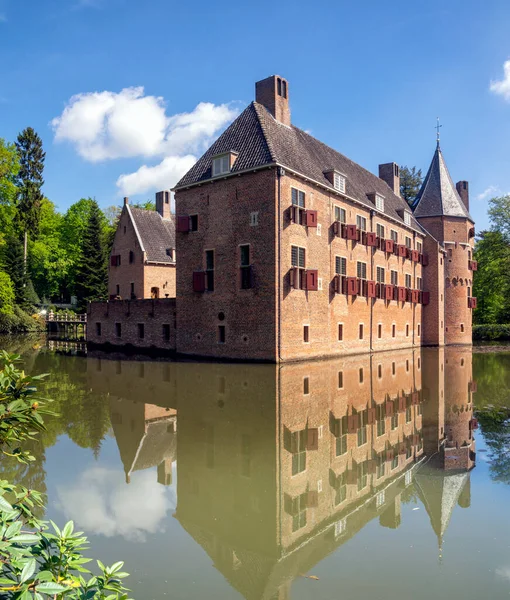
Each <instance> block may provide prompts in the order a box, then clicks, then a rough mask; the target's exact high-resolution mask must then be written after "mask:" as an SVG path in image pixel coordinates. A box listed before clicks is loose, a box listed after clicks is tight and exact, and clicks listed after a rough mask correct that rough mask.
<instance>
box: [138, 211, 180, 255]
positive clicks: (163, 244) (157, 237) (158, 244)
mask: <svg viewBox="0 0 510 600" xmlns="http://www.w3.org/2000/svg"><path fill="white" fill-rule="evenodd" d="M128 210H129V212H130V214H131V218H132V220H133V223H134V224H135V226H136V229H137V230H138V235H139V237H140V240H141V242H142V245H143V247H144V250H145V253H146V257H147V261H148V262H158V263H168V264H173V263H174V262H175V261H174V260H172V259H171V258H170V257H169V256H168V254H167V253H166V249H167V248H175V221H174V219H173V217H172V218H170V219H163V218H162V217H161V215H160V214H159V213H158V212H156V211H155V210H145V209H144V208H134V207H132V206H129V205H128Z"/></svg>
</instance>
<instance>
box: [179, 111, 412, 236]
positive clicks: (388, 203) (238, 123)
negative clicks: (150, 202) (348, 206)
mask: <svg viewBox="0 0 510 600" xmlns="http://www.w3.org/2000/svg"><path fill="white" fill-rule="evenodd" d="M231 150H233V151H235V152H237V153H238V156H237V159H236V161H235V163H234V165H233V168H232V170H231V173H232V174H235V173H237V172H240V171H244V170H247V169H253V168H257V167H261V166H264V165H270V164H278V165H281V166H283V167H284V168H285V167H287V168H288V169H289V170H293V171H296V172H298V173H300V174H301V175H304V176H305V177H307V178H309V179H312V180H314V181H316V182H318V183H320V184H321V185H324V186H326V187H328V188H330V189H331V190H334V187H333V185H332V184H331V182H330V181H329V180H328V179H327V178H326V176H325V175H324V171H325V170H327V169H336V170H337V171H339V172H340V173H342V174H343V175H345V177H346V195H347V196H348V197H350V198H353V199H355V200H357V201H358V202H361V203H362V204H364V205H366V206H367V208H370V209H373V208H375V207H374V203H373V202H372V201H371V200H369V199H368V197H367V194H373V193H374V192H376V193H378V194H380V195H382V196H384V198H385V202H384V212H385V214H386V215H387V216H388V217H391V218H393V219H395V220H396V221H398V222H400V223H403V216H401V214H399V213H398V212H397V211H402V210H404V209H409V206H408V204H407V202H406V201H405V200H403V199H402V198H400V197H399V196H397V195H396V194H394V193H393V191H392V190H391V189H390V187H389V186H388V185H387V184H386V182H384V181H383V180H382V179H379V177H377V176H376V175H374V174H373V173H370V172H369V171H367V170H366V169H364V168H363V167H361V166H360V165H358V164H356V163H355V162H353V161H352V160H350V159H349V158H347V157H346V156H344V155H343V154H340V153H339V152H337V151H336V150H333V148H330V147H329V146H326V144H323V143H322V142H320V141H319V140H317V139H315V138H314V137H312V136H311V135H309V134H308V133H306V132H304V131H302V130H301V129H299V128H297V127H294V126H293V125H292V126H290V127H289V126H287V125H284V124H282V123H279V122H278V121H276V119H275V118H274V117H273V115H272V114H271V113H270V112H269V111H268V110H267V109H266V108H265V107H264V106H263V105H261V104H259V103H257V102H252V103H251V104H250V105H249V106H248V107H247V108H246V109H245V110H244V111H243V112H242V113H241V114H240V115H239V117H237V119H236V120H235V121H234V122H233V123H232V124H231V125H230V127H228V128H227V129H226V130H225V131H224V132H223V134H222V135H221V136H220V137H219V138H218V139H217V140H216V142H214V144H213V145H212V146H211V147H210V148H209V150H207V152H206V153H205V154H204V155H203V156H202V157H201V158H200V159H199V160H198V161H197V163H196V164H195V165H194V166H193V167H192V168H191V169H190V170H189V171H188V172H187V173H186V175H184V177H183V178H182V179H181V180H180V181H179V183H178V184H177V185H176V186H175V188H174V189H179V188H182V187H186V186H189V185H193V184H196V183H199V182H201V181H206V180H208V179H211V177H212V172H211V168H212V158H213V156H215V155H217V154H221V153H224V152H229V151H231ZM411 223H412V226H413V227H414V228H415V229H418V230H419V231H420V232H421V231H422V230H421V227H420V225H419V224H418V222H417V221H415V220H414V218H411Z"/></svg>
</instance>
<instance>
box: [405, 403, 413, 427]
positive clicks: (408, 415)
mask: <svg viewBox="0 0 510 600" xmlns="http://www.w3.org/2000/svg"><path fill="white" fill-rule="evenodd" d="M412 417H413V409H412V408H411V407H410V406H408V407H407V408H406V423H410V422H411V419H412Z"/></svg>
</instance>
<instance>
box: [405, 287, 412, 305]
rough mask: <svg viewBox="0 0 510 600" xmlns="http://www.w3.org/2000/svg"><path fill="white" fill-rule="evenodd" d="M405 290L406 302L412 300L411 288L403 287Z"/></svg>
mask: <svg viewBox="0 0 510 600" xmlns="http://www.w3.org/2000/svg"><path fill="white" fill-rule="evenodd" d="M404 289H405V291H406V302H412V290H411V289H410V288H404Z"/></svg>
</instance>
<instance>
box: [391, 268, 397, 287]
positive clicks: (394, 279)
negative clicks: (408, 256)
mask: <svg viewBox="0 0 510 600" xmlns="http://www.w3.org/2000/svg"><path fill="white" fill-rule="evenodd" d="M390 279H391V285H398V271H396V270H395V269H391V271H390Z"/></svg>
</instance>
